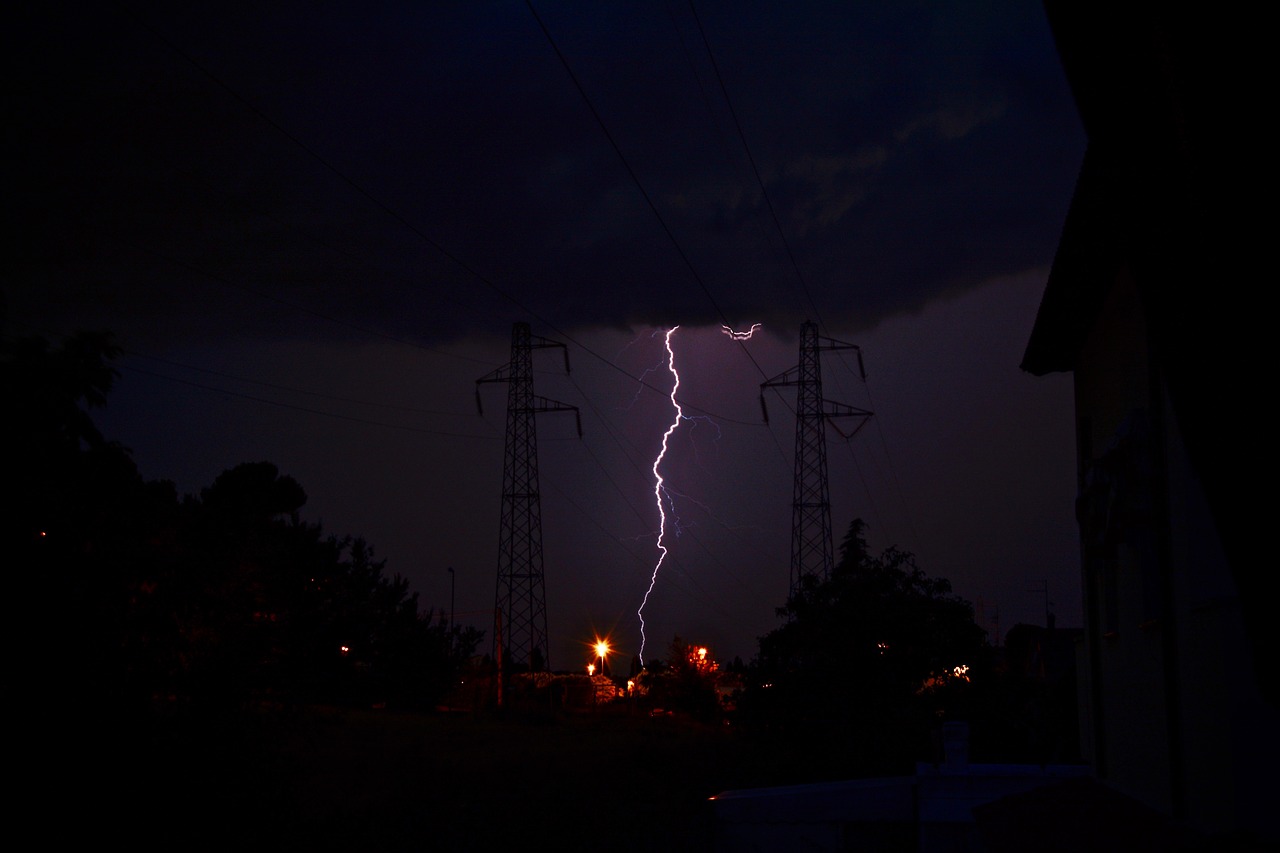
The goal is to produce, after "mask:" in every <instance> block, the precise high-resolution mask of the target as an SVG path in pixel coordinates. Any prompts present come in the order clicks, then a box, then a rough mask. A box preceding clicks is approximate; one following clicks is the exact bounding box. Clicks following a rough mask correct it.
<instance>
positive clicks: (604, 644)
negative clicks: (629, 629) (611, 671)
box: [596, 640, 609, 675]
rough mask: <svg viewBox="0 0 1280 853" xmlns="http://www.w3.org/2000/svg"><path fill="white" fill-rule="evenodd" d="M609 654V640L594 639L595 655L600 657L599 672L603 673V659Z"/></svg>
mask: <svg viewBox="0 0 1280 853" xmlns="http://www.w3.org/2000/svg"><path fill="white" fill-rule="evenodd" d="M608 654H609V641H608V640H596V657H598V658H600V674H601V675H604V659H605V656H606V655H608Z"/></svg>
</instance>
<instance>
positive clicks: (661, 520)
mask: <svg viewBox="0 0 1280 853" xmlns="http://www.w3.org/2000/svg"><path fill="white" fill-rule="evenodd" d="M678 328H680V327H679V326H672V327H671V328H670V329H668V330H667V334H666V338H665V341H666V346H667V370H669V371H671V376H672V378H673V380H674V381H673V382H672V385H671V406H672V408H674V409H675V410H676V416H675V419H674V420H673V421H672V422H671V425H670V426H669V427H667V431H666V432H664V433H663V434H662V449H661V450H660V451H658V455H657V457H656V458H655V459H654V460H653V480H654V485H653V498H654V502H655V503H656V504H657V506H658V552H659V553H658V562H657V563H656V564H654V567H653V576H652V577H650V578H649V588H648V589H647V590H645V593H644V599H643V600H642V601H641V602H640V608H639V609H638V610H636V615H637V616H639V617H640V655H639V657H640V663H641V664H643V663H644V646H645V641H646V638H645V634H644V606H645V604H647V603H648V602H649V594H650V593H652V592H653V587H654V585H655V584H656V583H657V582H658V570H659V569H660V568H662V562H663V560H665V559H666V558H667V546H666V544H665V542H664V540H665V538H666V535H667V511H666V509H665V508H664V507H663V505H662V503H663V502H662V497H663V494H664V493H665V492H666V489H665V487H664V486H663V480H662V473H661V471H659V470H658V469H659V468H660V467H661V465H662V459H663V457H665V456H666V455H667V441H668V440H669V439H670V438H671V434H672V433H673V432H675V431H676V427H678V426H680V421H681V419H682V418H683V417H684V410H683V409H681V408H680V402H679V401H678V400H677V399H676V392H677V391H679V390H680V374H679V373H677V372H676V354H675V350H673V349H672V348H671V336H672V335H674V334H675V333H676V329H678ZM669 499H670V498H669V497H668V500H669Z"/></svg>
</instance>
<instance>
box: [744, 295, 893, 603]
mask: <svg viewBox="0 0 1280 853" xmlns="http://www.w3.org/2000/svg"><path fill="white" fill-rule="evenodd" d="M841 349H849V350H854V351H856V352H857V354H858V372H859V373H860V374H862V378H863V379H866V373H865V371H864V370H863V368H862V350H861V349H859V348H858V347H857V346H856V345H854V344H847V343H844V342H842V341H837V340H833V339H831V338H826V337H821V336H819V335H818V327H817V325H816V324H815V323H812V322H809V321H807V320H806V321H805V322H804V323H801V324H800V363H799V364H798V365H797V366H796V367H793V368H791V369H790V370H788V371H786V372H785V373H781V374H779V375H778V376H775V377H774V378H773V379H770V380H768V381H766V382H762V383H760V407H761V410H762V411H763V412H764V419H765V422H766V423H767V422H768V420H769V410H768V409H767V408H766V407H765V404H764V391H765V389H766V388H770V387H775V386H780V385H795V386H796V454H795V455H796V459H795V481H794V485H793V486H792V498H791V586H790V595H791V596H795V595H796V594H797V593H799V592H801V590H802V589H803V583H802V581H803V579H804V578H806V577H812V578H814V579H816V580H819V581H823V580H826V579H827V578H829V577H831V571H832V569H833V568H834V567H835V556H834V554H835V550H834V545H833V543H832V539H831V490H830V487H829V485H828V483H827V439H826V424H827V422H828V421H833V420H834V419H836V418H858V419H859V422H858V425H857V426H856V427H854V429H853V430H852V431H851V432H849V433H845V432H844V431H843V430H840V429H839V428H838V427H836V429H837V431H838V432H840V433H841V435H843V436H844V437H845V438H852V437H853V435H854V434H855V433H857V431H858V430H859V429H861V428H862V426H863V424H865V423H866V422H867V420H868V419H869V418H870V417H871V412H869V411H866V410H865V409H856V408H854V407H853V406H847V405H845V404H843V403H835V402H832V401H830V400H824V399H823V397H822V365H821V362H820V360H819V358H818V353H819V351H821V350H841ZM833 426H834V424H833Z"/></svg>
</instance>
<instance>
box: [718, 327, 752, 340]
mask: <svg viewBox="0 0 1280 853" xmlns="http://www.w3.org/2000/svg"><path fill="white" fill-rule="evenodd" d="M759 328H760V324H759V323H752V324H751V328H750V329H747V331H745V332H735V331H734V330H733V329H730V328H729V327H728V326H721V327H720V331H721V332H723V333H724V334H726V335H728V336H729V337H730V338H732V339H733V340H735V341H749V340H751V336H752V335H754V334H755V333H756V331H757V330H758V329H759Z"/></svg>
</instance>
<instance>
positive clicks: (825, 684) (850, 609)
mask: <svg viewBox="0 0 1280 853" xmlns="http://www.w3.org/2000/svg"><path fill="white" fill-rule="evenodd" d="M865 530H866V525H865V523H864V522H863V521H862V520H861V519H854V520H853V522H852V523H851V524H850V526H849V529H848V532H847V533H846V535H845V537H844V540H843V547H842V556H841V559H840V562H839V564H838V565H837V566H836V567H835V569H834V571H833V573H832V575H831V577H830V578H829V579H827V580H825V581H824V580H819V579H816V578H806V579H804V582H803V583H802V584H801V585H800V587H799V589H798V590H797V591H796V593H795V594H794V595H792V596H791V598H790V599H789V600H788V601H787V602H786V604H785V605H783V606H782V607H780V608H779V609H778V613H779V615H780V616H782V617H784V618H785V619H786V622H785V624H783V625H782V626H780V627H779V628H777V629H775V630H774V631H771V632H770V633H768V634H766V635H765V636H763V637H761V638H760V649H759V655H758V657H757V659H756V661H755V662H754V663H753V666H752V678H751V682H750V685H749V687H748V689H747V691H746V694H745V695H744V696H743V699H742V702H741V703H740V706H739V707H740V709H741V711H742V714H743V717H744V719H745V720H746V721H747V722H748V723H749V724H751V725H753V726H755V727H757V728H770V729H774V730H782V731H789V732H793V733H800V732H809V733H814V734H816V733H819V732H821V733H823V736H830V735H831V734H832V733H840V735H839V736H840V737H842V738H848V739H849V741H848V742H849V743H850V744H851V745H856V746H857V748H858V749H859V750H860V751H861V755H862V756H863V760H865V761H866V763H867V764H868V766H869V767H870V766H875V767H877V768H878V769H894V770H897V769H901V767H902V766H903V764H904V762H911V761H914V760H917V759H920V758H924V757H926V756H925V753H927V752H928V751H929V749H930V744H931V740H930V736H931V731H932V728H933V727H934V724H935V723H936V721H937V720H938V719H939V718H940V716H941V715H942V714H943V713H945V709H943V708H940V707H939V706H938V703H937V699H938V698H939V697H940V696H942V695H943V694H942V693H941V692H940V691H939V690H937V689H936V688H937V687H938V686H939V685H941V684H945V683H947V682H948V681H949V680H951V679H953V678H955V679H961V680H962V679H963V678H964V677H965V676H964V673H965V670H964V667H966V666H974V665H976V664H978V663H979V662H980V660H983V659H985V655H986V652H987V649H986V642H985V635H984V632H983V631H982V629H981V628H979V627H978V626H977V625H976V624H975V623H974V621H973V608H972V606H971V605H970V604H969V603H968V602H967V601H965V600H963V599H961V598H959V597H956V596H954V595H952V593H951V584H950V583H949V582H948V581H947V580H945V579H935V578H930V577H928V576H927V575H926V574H925V573H924V572H923V571H922V570H921V569H920V568H919V566H917V565H916V561H915V556H914V555H913V554H911V553H910V552H907V551H903V550H900V549H898V548H896V547H890V548H888V549H886V550H885V551H883V552H882V553H881V554H880V555H879V556H875V557H873V556H871V554H870V553H869V551H868V549H867V544H866V539H865Z"/></svg>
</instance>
